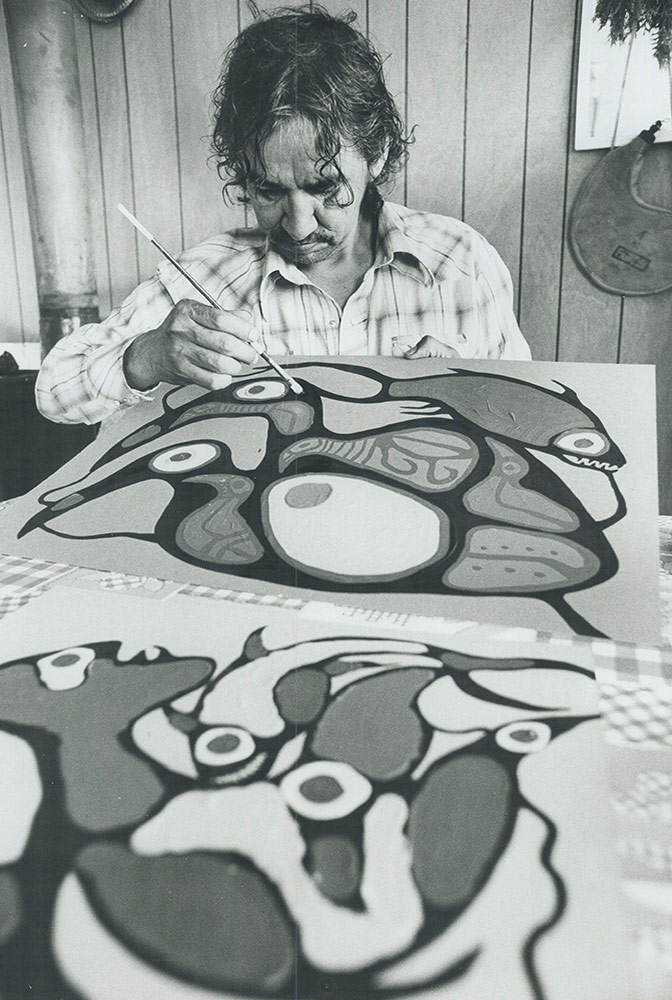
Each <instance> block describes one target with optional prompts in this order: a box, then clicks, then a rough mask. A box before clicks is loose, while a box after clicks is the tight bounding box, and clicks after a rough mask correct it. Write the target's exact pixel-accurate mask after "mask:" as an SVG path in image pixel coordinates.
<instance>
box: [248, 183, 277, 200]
mask: <svg viewBox="0 0 672 1000" xmlns="http://www.w3.org/2000/svg"><path fill="white" fill-rule="evenodd" d="M250 194H251V195H252V197H253V198H256V200H257V201H277V200H278V198H279V197H280V196H281V191H280V189H279V188H275V187H271V186H270V185H264V184H252V185H250Z"/></svg>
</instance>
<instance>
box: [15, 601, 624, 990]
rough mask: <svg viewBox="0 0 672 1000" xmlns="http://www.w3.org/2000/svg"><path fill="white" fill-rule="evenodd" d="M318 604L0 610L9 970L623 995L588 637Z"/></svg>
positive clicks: (50, 985) (197, 985)
mask: <svg viewBox="0 0 672 1000" xmlns="http://www.w3.org/2000/svg"><path fill="white" fill-rule="evenodd" d="M74 602H76V606H77V609H78V615H77V619H76V621H73V616H72V615H71V613H70V612H71V609H72V606H73V603H74ZM312 608H313V613H312V615H311V617H310V618H308V617H307V616H306V615H305V614H303V613H302V612H297V611H290V610H288V609H286V608H283V607H269V606H264V605H261V604H256V605H249V604H241V603H240V602H235V603H234V602H233V601H230V602H229V601H214V600H207V599H196V598H187V597H183V596H175V597H172V598H170V599H169V600H167V601H156V600H152V599H146V598H142V597H138V596H134V597H132V596H128V595H125V594H121V595H120V594H118V593H111V592H109V591H103V590H102V589H101V590H95V591H94V590H76V589H74V588H68V587H57V588H55V589H54V590H51V591H50V592H48V593H47V594H44V595H43V596H41V597H39V598H37V599H35V600H34V601H33V602H31V604H30V605H28V606H26V607H24V608H22V609H21V610H20V611H18V612H16V613H14V614H12V615H11V616H9V617H8V618H7V619H6V620H5V622H3V624H2V626H0V639H1V640H2V648H3V651H5V652H3V657H4V658H6V661H5V662H4V663H3V664H2V665H0V693H1V697H0V754H1V755H2V762H3V767H2V769H0V773H1V774H2V776H3V778H2V787H1V788H0V794H1V795H2V799H3V815H4V816H5V817H6V818H5V821H4V822H3V828H2V833H1V836H0V866H2V867H0V903H1V904H2V913H3V924H2V929H3V940H2V942H1V943H0V950H1V952H2V982H1V987H0V988H2V990H3V992H5V991H6V995H7V996H11V997H15V996H16V997H18V996H23V995H24V992H26V983H27V982H30V983H31V986H32V988H33V990H34V991H35V994H36V995H40V996H51V995H56V994H57V995H59V996H63V997H67V998H68V1000H70V997H75V996H77V997H83V998H85V1000H110V998H114V1000H116V998H119V1000H121V997H129V996H134V997H136V996H137V997H147V998H148V1000H159V998H161V1000H239V998H240V1000H242V998H248V1000H249V998H251V997H252V998H256V1000H262V998H266V997H271V998H276V1000H289V998H292V1000H310V998H313V997H315V996H317V995H321V994H322V993H323V992H328V993H329V994H330V995H332V996H334V997H336V998H338V1000H364V998H366V1000H373V998H376V997H377V998H380V1000H392V998H396V1000H412V998H414V1000H421V998H423V1000H429V998H430V997H431V998H433V1000H450V998H452V997H455V998H456V1000H457V998H459V1000H483V997H489V996H510V997H516V998H517V1000H518V998H520V1000H527V998H529V1000H575V998H576V997H577V996H590V997H591V1000H626V998H630V997H631V996H633V995H634V989H633V984H632V979H631V969H630V965H629V960H630V947H629V944H628V941H627V937H626V935H625V931H624V927H623V924H622V922H621V912H620V902H619V898H618V897H619V893H618V888H617V880H616V878H615V872H614V864H613V862H614V860H615V847H612V846H611V844H610V841H609V833H610V815H609V810H608V801H607V793H606V784H605V775H604V767H603V764H604V761H603V746H602V736H601V731H600V723H599V719H598V718H597V699H596V689H595V684H594V679H593V676H592V674H591V672H590V670H589V669H588V665H589V663H590V659H589V657H590V651H589V648H588V646H586V645H584V646H582V647H581V648H580V649H576V650H572V649H570V650H569V651H568V653H567V657H565V650H566V648H567V647H563V653H562V656H563V659H561V660H559V659H557V654H556V653H555V652H554V649H553V647H552V646H549V645H546V644H544V643H540V642H536V643H520V642H515V643H514V642H511V641H506V642H502V641H496V642H495V641H492V640H490V639H488V638H486V637H482V638H479V637H478V635H477V634H476V635H475V634H474V632H475V631H476V632H477V631H478V630H473V629H471V630H468V633H467V634H463V633H461V632H460V628H459V627H453V629H452V634H451V629H450V628H444V629H443V630H441V628H440V627H439V626H438V625H437V626H436V632H433V633H424V632H423V633H418V632H408V633H407V634H404V633H403V632H402V631H401V630H399V629H397V630H391V629H379V628H376V627H372V626H367V627H366V630H365V634H361V632H358V627H357V625H349V624H348V623H343V622H334V621H333V620H332V621H328V620H321V619H320V618H319V617H317V616H316V614H315V605H314V604H313V605H312ZM184 622H189V628H188V629H185V628H184ZM503 651H504V652H503ZM7 805H9V808H5V807H6V806H7Z"/></svg>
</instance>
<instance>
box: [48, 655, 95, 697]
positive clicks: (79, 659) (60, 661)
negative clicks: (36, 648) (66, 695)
mask: <svg viewBox="0 0 672 1000" xmlns="http://www.w3.org/2000/svg"><path fill="white" fill-rule="evenodd" d="M95 658H96V652H95V650H93V649H89V648H88V646H71V647H70V649H60V650H59V651H58V652H57V653H51V655H50V656H43V657H42V658H41V659H39V660H38V661H37V669H38V671H39V674H40V680H41V681H42V683H43V684H44V685H45V687H48V688H49V689H50V690H51V691H69V690H70V689H71V688H75V687H79V686H80V684H83V683H84V681H85V680H86V671H87V669H88V668H89V667H90V666H91V664H92V663H93V661H94V660H95Z"/></svg>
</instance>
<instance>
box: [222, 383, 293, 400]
mask: <svg viewBox="0 0 672 1000" xmlns="http://www.w3.org/2000/svg"><path fill="white" fill-rule="evenodd" d="M233 395H234V398H235V399H244V400H245V401H246V402H254V401H255V400H266V399H282V398H283V396H286V395H287V386H286V385H285V383H284V382H283V381H282V380H281V379H279V378H278V379H267V380H264V381H261V382H246V383H245V385H241V386H239V387H238V388H237V389H234V391H233Z"/></svg>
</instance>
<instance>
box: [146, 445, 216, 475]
mask: <svg viewBox="0 0 672 1000" xmlns="http://www.w3.org/2000/svg"><path fill="white" fill-rule="evenodd" d="M220 455H221V450H220V448H218V447H217V445H216V444H211V443H210V442H209V441H198V442H196V443H195V444H184V445H178V446H177V447H176V448H167V449H166V450H165V451H160V452H159V454H158V455H154V457H153V458H152V459H151V461H150V463H149V467H150V469H152V470H153V471H154V472H175V473H178V472H190V471H191V470H192V469H200V467H201V466H202V465H207V464H208V463H209V462H212V461H214V459H215V458H218V457H219V456H220Z"/></svg>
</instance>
